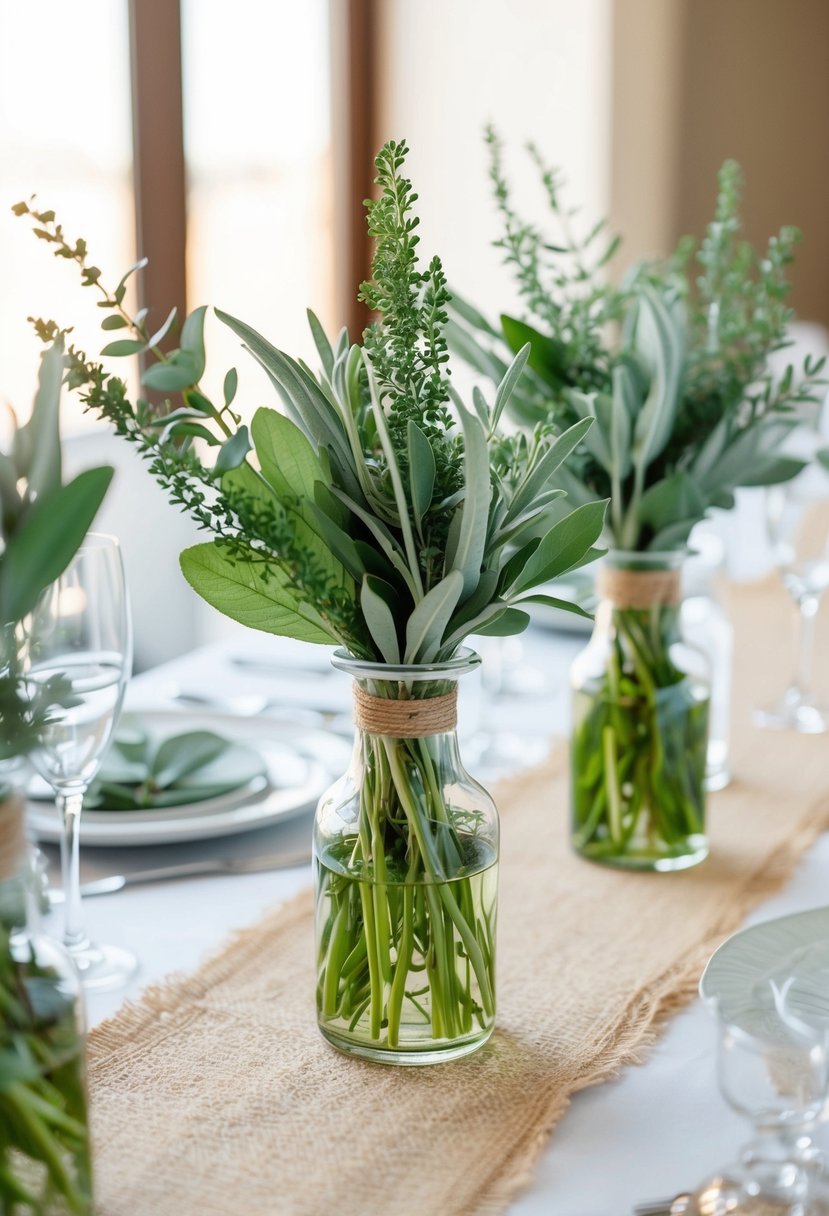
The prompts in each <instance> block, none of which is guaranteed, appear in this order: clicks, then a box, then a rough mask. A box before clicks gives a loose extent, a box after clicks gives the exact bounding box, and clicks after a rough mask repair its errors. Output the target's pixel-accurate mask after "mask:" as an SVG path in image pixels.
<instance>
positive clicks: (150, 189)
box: [129, 0, 378, 341]
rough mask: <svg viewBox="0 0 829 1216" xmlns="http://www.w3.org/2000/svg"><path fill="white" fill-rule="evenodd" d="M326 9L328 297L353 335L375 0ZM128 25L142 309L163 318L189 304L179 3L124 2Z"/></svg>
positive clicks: (369, 140) (362, 250)
mask: <svg viewBox="0 0 829 1216" xmlns="http://www.w3.org/2000/svg"><path fill="white" fill-rule="evenodd" d="M329 14H330V29H331V62H330V74H331V99H332V128H331V131H332V143H333V170H334V211H335V215H334V236H335V240H334V249H335V255H334V256H335V266H334V300H335V307H336V317H337V321H338V324H340V325H346V326H347V327H348V330H349V333H350V334H351V338H352V341H354V340H358V339H359V337H360V335H361V334H362V332H363V329H364V328H365V326H366V324H367V322H368V319H369V314H368V311H367V309H366V308H365V305H363V304H361V303H360V302H359V301H358V300H357V298H356V296H357V289H358V287H359V284H360V282H361V281H362V280H363V279H365V278H366V277H367V274H368V270H369V265H370V249H369V240H368V234H367V232H366V224H365V216H364V211H363V200H364V199H365V198H366V197H368V195H369V194H370V193H371V189H372V183H373V177H374V172H373V155H374V134H375V132H374V109H375V99H376V92H377V89H376V80H377V63H376V46H377V15H378V14H377V0H330V3H329ZM129 26H130V63H131V77H132V115H133V164H134V168H133V174H134V183H135V231H136V245H137V249H138V253H139V256H142V257H147V258H148V259H149V265H148V266H147V269H146V270H145V271H144V273H143V275H141V276H140V280H139V307H142V308H143V307H152V308H153V310H154V313H153V316H152V318H151V323H152V322H153V321H157V322H158V323H159V324H160V323H161V321H162V320H163V319H164V317H165V316H166V315H167V313H168V312H169V311H170V309H171V308H173V307H176V308H178V309H179V316H182V317H183V316H184V315H185V313H186V311H187V183H186V166H185V156H184V121H183V117H184V116H183V101H182V95H183V88H182V58H181V50H182V47H181V2H180V0H129ZM159 183H161V184H163V189H162V188H159Z"/></svg>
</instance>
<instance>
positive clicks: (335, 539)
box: [306, 482, 377, 583]
mask: <svg viewBox="0 0 829 1216" xmlns="http://www.w3.org/2000/svg"><path fill="white" fill-rule="evenodd" d="M317 485H318V486H319V485H321V483H320V482H318V483H317ZM334 501H335V502H336V499H335V500H334ZM337 505H338V506H339V504H337ZM306 511H307V513H308V516H309V519H310V520H311V524H312V527H313V528H314V531H315V532H316V533H317V535H318V536H320V537H321V538H322V539H323V541H324V542H325V543H326V545H328V547H329V549H330V550H331V552H332V553H333V554H334V556H335V557H336V558H337V560H338V561H339V562H342V564H343V566H345V568H346V570H347V571H348V573H349V574H350V575H351V577H352V578H353V579H354V580H355V581H356V582H358V583H359V582H360V581H361V580H362V577H363V575H364V574H365V573H366V566H365V562H364V561H363V559H362V558H361V557H360V554H359V552H358V550H357V546H356V545H355V544H354V541H353V540H352V538H351V537H350V536H349V535H348V533H347V532H344V531H343V529H342V528H341V527H340V526H339V525H338V524H336V523H335V522H334V521H333V519H331V517H330V516H329V515H328V513H327V511H324V510H322V509H321V508H320V507H319V505H318V504H317V503H315V502H312V503H309V504H308V505H307V507H306ZM372 573H377V571H372Z"/></svg>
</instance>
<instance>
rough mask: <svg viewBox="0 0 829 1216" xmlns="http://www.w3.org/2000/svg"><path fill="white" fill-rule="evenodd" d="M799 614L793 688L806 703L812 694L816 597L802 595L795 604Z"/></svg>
mask: <svg viewBox="0 0 829 1216" xmlns="http://www.w3.org/2000/svg"><path fill="white" fill-rule="evenodd" d="M797 607H798V611H799V614H800V626H799V629H798V646H797V667H796V669H795V677H794V686H795V688H796V689H797V691H798V693H799V694H800V700H801V701H808V700H809V699H810V697H811V692H812V666H813V660H814V649H815V617H816V616H817V610H818V597H817V596H816V595H804V596H802V597H801V599H799V600H798V603H797Z"/></svg>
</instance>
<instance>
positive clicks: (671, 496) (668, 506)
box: [639, 473, 708, 532]
mask: <svg viewBox="0 0 829 1216" xmlns="http://www.w3.org/2000/svg"><path fill="white" fill-rule="evenodd" d="M707 505H708V500H707V498H706V496H705V495H703V494H702V493H701V492H700V490H699V487H698V485H697V483H696V481H695V480H694V478H693V477H691V476H690V475H689V474H688V473H674V474H672V475H671V476H670V477H666V478H664V479H663V480H662V481H657V482H656V483H655V484H654V485H652V486H650V488H649V489H647V490H646V491H645V493H644V494H643V496H642V499H641V502H640V503H639V522H640V524H642V525H644V526H645V527H647V528H651V529H652V530H653V531H654V532H659V531H661V530H662V529H663V528H667V527H668V526H669V525H670V524H675V523H679V522H680V521H681V520H685V519H690V518H691V517H693V516H695V517H696V518H697V519H702V517H703V515H704V514H705V509H706V507H707Z"/></svg>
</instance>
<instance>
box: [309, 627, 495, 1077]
mask: <svg viewBox="0 0 829 1216" xmlns="http://www.w3.org/2000/svg"><path fill="white" fill-rule="evenodd" d="M478 663H479V659H478V656H477V655H475V654H473V653H472V652H471V651H469V650H463V651H461V652H460V653H459V655H458V656H456V657H455V658H454V659H451V660H449V661H448V662H446V663H439V664H433V665H428V666H419V667H417V666H401V667H399V668H394V667H390V666H387V665H385V664H376V663H370V662H361V661H357V660H354V659H352V658H350V657H349V656H348V655H346V654H345V653H344V652H341V651H338V652H337V654H336V655H335V658H334V664H335V666H336V667H338V668H339V669H340V670H341V671H344V672H346V674H348V675H350V676H351V677H352V679H353V681H354V718H355V726H356V737H355V744H354V753H353V756H352V761H351V765H350V767H349V770H348V772H347V773H346V774H345V776H344V777H342V778H341V779H340V780H339V781H338V782H337V783H336V784H335V785H333V786H332V787H331V789H329V790H328V792H327V793H326V794H324V795H323V797H322V799H321V800H320V803H319V807H318V808H317V815H316V822H315V827H314V867H315V878H316V946H317V1011H318V1019H319V1027H320V1030H321V1032H322V1034H323V1035H324V1036H325V1038H326V1039H328V1041H329V1042H330V1043H332V1044H333V1045H334V1046H335V1047H338V1048H340V1050H342V1051H344V1052H347V1053H349V1054H351V1055H357V1056H362V1057H364V1058H367V1059H371V1060H375V1061H380V1062H384V1063H391V1064H432V1063H437V1062H439V1061H443V1060H451V1059H455V1058H456V1057H459V1056H463V1055H466V1054H468V1053H469V1052H472V1051H475V1050H476V1048H478V1047H480V1046H482V1044H483V1043H485V1042H486V1040H487V1039H488V1038H489V1036H490V1034H491V1032H492V1027H493V1022H494V1018H495V920H496V911H497V902H498V815H497V812H496V809H495V804H494V803H493V801H492V799H491V798H490V796H489V794H487V792H486V791H485V790H484V789H483V788H482V787H481V786H480V785H479V784H478V783H477V782H476V781H474V780H473V779H472V778H471V777H470V776H469V775H468V773H467V772H466V771H465V769H464V767H463V765H462V763H461V758H460V754H459V751H458V742H457V736H456V733H455V726H456V705H457V680H458V678H459V677H460V676H462V675H464V674H465V673H466V672H469V671H471V670H473V669H474V668H475V667H476V666H477V665H478Z"/></svg>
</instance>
